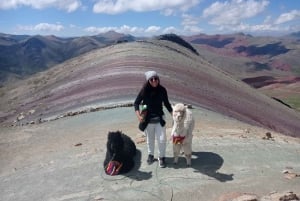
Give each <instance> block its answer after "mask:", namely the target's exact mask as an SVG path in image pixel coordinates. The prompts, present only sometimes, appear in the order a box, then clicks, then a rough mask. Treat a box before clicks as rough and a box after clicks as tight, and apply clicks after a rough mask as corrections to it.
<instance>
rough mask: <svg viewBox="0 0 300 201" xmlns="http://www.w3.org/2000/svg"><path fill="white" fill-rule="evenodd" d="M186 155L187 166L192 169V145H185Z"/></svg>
mask: <svg viewBox="0 0 300 201" xmlns="http://www.w3.org/2000/svg"><path fill="white" fill-rule="evenodd" d="M183 150H184V155H185V159H186V165H187V166H188V167H190V166H191V165H192V146H191V144H190V143H187V144H184V145H183Z"/></svg>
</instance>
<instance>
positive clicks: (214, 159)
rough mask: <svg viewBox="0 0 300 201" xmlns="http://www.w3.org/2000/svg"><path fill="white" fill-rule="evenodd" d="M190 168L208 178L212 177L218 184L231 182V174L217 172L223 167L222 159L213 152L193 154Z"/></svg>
mask: <svg viewBox="0 0 300 201" xmlns="http://www.w3.org/2000/svg"><path fill="white" fill-rule="evenodd" d="M193 156H196V158H194V157H193V159H192V168H194V169H196V171H195V172H200V173H202V174H205V175H207V176H209V177H213V178H215V179H217V180H219V181H220V182H226V181H232V180H233V174H224V173H220V172H218V170H219V169H220V168H221V167H222V165H223V162H224V160H223V158H222V157H221V156H220V155H218V154H216V153H213V152H193Z"/></svg>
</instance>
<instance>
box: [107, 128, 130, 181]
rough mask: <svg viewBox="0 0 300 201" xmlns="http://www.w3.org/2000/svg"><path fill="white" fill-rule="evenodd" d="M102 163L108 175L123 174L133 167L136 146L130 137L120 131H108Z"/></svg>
mask: <svg viewBox="0 0 300 201" xmlns="http://www.w3.org/2000/svg"><path fill="white" fill-rule="evenodd" d="M106 149H107V150H106V156H105V160H104V163H103V166H104V169H105V173H106V174H108V175H117V174H124V173H127V172H129V171H130V170H131V169H132V168H133V167H134V156H135V154H136V146H135V144H134V142H133V141H132V139H131V138H130V137H129V136H127V135H125V134H124V133H122V132H121V131H115V132H109V133H108V135H107V143H106Z"/></svg>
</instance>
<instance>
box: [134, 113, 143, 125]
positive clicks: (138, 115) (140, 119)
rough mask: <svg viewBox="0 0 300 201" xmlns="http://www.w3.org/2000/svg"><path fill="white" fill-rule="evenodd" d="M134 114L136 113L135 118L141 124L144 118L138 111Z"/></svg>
mask: <svg viewBox="0 0 300 201" xmlns="http://www.w3.org/2000/svg"><path fill="white" fill-rule="evenodd" d="M135 113H136V116H137V118H138V120H139V122H143V121H144V117H143V116H142V115H141V114H140V111H138V110H137V111H135Z"/></svg>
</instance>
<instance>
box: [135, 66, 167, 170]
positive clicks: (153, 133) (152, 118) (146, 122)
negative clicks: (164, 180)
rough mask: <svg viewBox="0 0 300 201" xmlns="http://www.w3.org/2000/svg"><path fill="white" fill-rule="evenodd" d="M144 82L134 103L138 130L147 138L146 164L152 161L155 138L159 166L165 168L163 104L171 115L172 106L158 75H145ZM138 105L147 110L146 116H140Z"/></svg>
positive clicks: (153, 72)
mask: <svg viewBox="0 0 300 201" xmlns="http://www.w3.org/2000/svg"><path fill="white" fill-rule="evenodd" d="M145 76H146V82H145V84H144V86H143V87H142V89H141V90H140V92H139V94H138V96H137V97H136V99H135V101H134V109H135V113H136V116H137V118H138V120H139V122H140V124H139V128H140V130H141V131H144V132H145V134H146V136H147V147H148V159H147V163H148V164H152V163H153V161H154V147H155V138H156V140H157V145H158V157H159V166H160V167H166V162H165V154H166V127H165V124H166V122H165V120H164V112H163V104H164V105H165V107H166V108H167V110H168V111H169V112H170V113H171V114H172V106H171V104H170V102H169V99H168V93H167V90H166V88H165V87H163V86H162V85H160V80H159V77H158V74H157V73H156V72H155V71H147V72H146V73H145ZM140 104H142V105H143V106H145V107H146V108H147V109H146V110H147V111H146V115H145V116H144V115H141V112H140Z"/></svg>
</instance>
